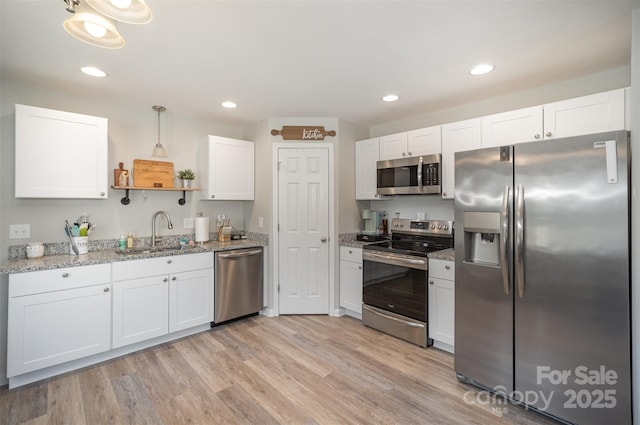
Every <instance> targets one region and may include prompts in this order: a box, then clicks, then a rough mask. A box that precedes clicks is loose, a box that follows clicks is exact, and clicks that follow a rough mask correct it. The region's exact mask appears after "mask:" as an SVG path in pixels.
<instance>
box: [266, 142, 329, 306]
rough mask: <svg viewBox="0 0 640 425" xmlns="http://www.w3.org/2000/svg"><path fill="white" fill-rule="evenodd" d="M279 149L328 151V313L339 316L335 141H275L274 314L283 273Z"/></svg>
mask: <svg viewBox="0 0 640 425" xmlns="http://www.w3.org/2000/svg"><path fill="white" fill-rule="evenodd" d="M280 149H326V150H327V153H328V155H329V158H328V159H329V162H328V164H329V176H328V177H329V178H328V180H329V181H328V184H329V187H328V193H329V211H328V214H329V230H328V235H327V238H329V240H328V241H327V243H328V248H329V254H328V255H329V282H328V284H329V299H328V303H329V305H328V306H327V311H328V313H329V316H339V311H340V309H339V305H337V304H336V300H335V298H336V293H337V292H336V276H335V253H336V248H335V247H336V243H337V237H334V235H335V178H334V158H333V143H324V142H323V143H274V144H273V156H272V167H273V168H272V176H273V182H272V188H273V196H272V199H271V211H272V213H271V218H272V220H271V235H273V238H272V239H273V241H272V242H270V245H272V246H273V248H272V249H271V252H272V256H273V263H272V264H273V271H272V275H271V276H272V280H271V281H272V282H273V285H272V288H271V291H272V292H271V295H272V297H273V298H272V299H273V306H272V309H271V310H272V311H271V313H273V314H272V316H279V315H280V294H279V293H278V286H279V284H280V281H279V275H280V256H279V254H278V252H279V248H280V232H279V231H278V218H279V212H280V211H279V208H278V206H279V202H278V196H279V190H280V186H279V183H280V181H279V177H278V156H279V151H280Z"/></svg>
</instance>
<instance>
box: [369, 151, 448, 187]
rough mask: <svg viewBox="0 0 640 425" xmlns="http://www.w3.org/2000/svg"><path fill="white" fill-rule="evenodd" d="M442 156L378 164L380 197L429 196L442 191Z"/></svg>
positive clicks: (388, 161) (415, 157) (428, 156)
mask: <svg viewBox="0 0 640 425" xmlns="http://www.w3.org/2000/svg"><path fill="white" fill-rule="evenodd" d="M441 163H442V155H440V154H433V155H422V156H414V157H410V158H400V159H391V160H387V161H378V162H377V193H378V195H427V194H439V193H441V191H442V188H441V183H440V180H441V179H442V169H441V166H440V164H441Z"/></svg>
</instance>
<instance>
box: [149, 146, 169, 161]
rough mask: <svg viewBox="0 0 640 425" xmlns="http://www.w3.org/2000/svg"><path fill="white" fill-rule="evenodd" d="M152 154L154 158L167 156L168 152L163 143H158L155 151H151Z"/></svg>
mask: <svg viewBox="0 0 640 425" xmlns="http://www.w3.org/2000/svg"><path fill="white" fill-rule="evenodd" d="M151 156H152V157H154V158H166V157H167V153H166V152H165V151H164V148H163V147H162V145H161V144H160V143H158V144H156V147H155V148H153V152H152V153H151Z"/></svg>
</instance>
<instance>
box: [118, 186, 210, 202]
mask: <svg viewBox="0 0 640 425" xmlns="http://www.w3.org/2000/svg"><path fill="white" fill-rule="evenodd" d="M111 189H118V190H126V193H125V196H124V198H122V199H121V200H120V203H121V204H122V205H129V204H130V203H131V199H129V191H130V190H163V191H165V192H182V198H180V199H178V204H180V205H184V204H185V203H186V202H187V200H186V197H187V192H195V191H197V190H200V189H198V188H197V187H139V186H111Z"/></svg>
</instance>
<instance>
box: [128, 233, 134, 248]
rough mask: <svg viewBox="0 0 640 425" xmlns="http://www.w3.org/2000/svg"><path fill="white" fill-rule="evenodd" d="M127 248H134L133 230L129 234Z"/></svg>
mask: <svg viewBox="0 0 640 425" xmlns="http://www.w3.org/2000/svg"><path fill="white" fill-rule="evenodd" d="M127 248H133V234H132V233H131V232H129V234H128V235H127Z"/></svg>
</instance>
